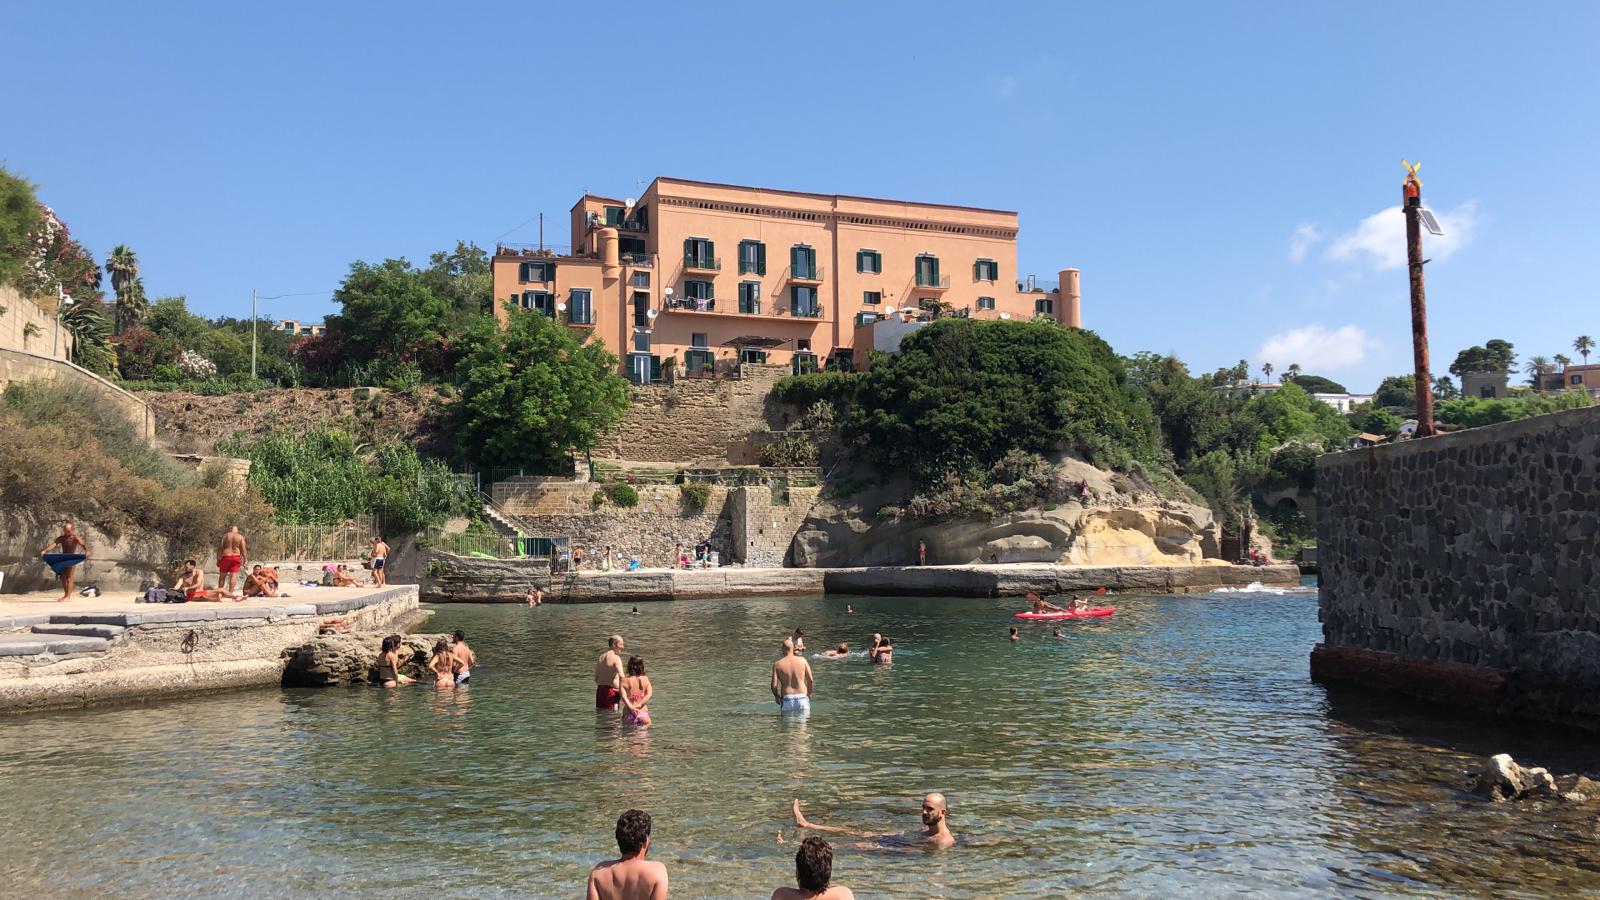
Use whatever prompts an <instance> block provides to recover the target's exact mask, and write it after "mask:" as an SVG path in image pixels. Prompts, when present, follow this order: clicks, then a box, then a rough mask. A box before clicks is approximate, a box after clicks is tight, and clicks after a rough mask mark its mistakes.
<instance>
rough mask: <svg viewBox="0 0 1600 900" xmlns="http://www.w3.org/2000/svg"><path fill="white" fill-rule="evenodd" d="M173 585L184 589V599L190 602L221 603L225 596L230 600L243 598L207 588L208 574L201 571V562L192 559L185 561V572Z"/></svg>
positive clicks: (174, 587)
mask: <svg viewBox="0 0 1600 900" xmlns="http://www.w3.org/2000/svg"><path fill="white" fill-rule="evenodd" d="M172 587H173V589H174V590H179V591H183V599H184V600H186V601H188V602H190V603H220V602H222V600H223V598H224V597H226V598H227V599H229V600H240V599H243V598H241V597H238V596H236V595H234V594H228V593H224V592H223V591H208V590H206V574H205V573H204V572H202V571H200V564H199V563H197V562H195V561H194V560H192V559H186V560H184V561H183V574H181V575H179V576H178V581H177V583H176V584H174V585H173V586H172Z"/></svg>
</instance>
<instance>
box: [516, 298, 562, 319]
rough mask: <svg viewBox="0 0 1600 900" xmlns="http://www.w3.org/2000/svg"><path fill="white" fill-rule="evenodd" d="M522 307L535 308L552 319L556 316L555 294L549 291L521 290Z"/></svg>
mask: <svg viewBox="0 0 1600 900" xmlns="http://www.w3.org/2000/svg"><path fill="white" fill-rule="evenodd" d="M522 308H523V309H531V310H535V311H537V312H540V313H543V314H544V315H547V316H549V317H550V318H552V319H554V318H555V317H556V295H555V294H552V293H550V292H549V291H523V292H522Z"/></svg>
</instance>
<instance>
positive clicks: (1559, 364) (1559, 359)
mask: <svg viewBox="0 0 1600 900" xmlns="http://www.w3.org/2000/svg"><path fill="white" fill-rule="evenodd" d="M1570 365H1572V360H1570V359H1567V358H1566V357H1565V356H1562V355H1561V354H1559V353H1557V354H1556V371H1557V372H1565V371H1566V370H1567V366H1570Z"/></svg>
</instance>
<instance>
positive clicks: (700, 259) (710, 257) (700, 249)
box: [683, 238, 717, 269]
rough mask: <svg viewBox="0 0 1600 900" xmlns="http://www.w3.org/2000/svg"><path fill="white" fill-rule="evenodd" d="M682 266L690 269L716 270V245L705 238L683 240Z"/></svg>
mask: <svg viewBox="0 0 1600 900" xmlns="http://www.w3.org/2000/svg"><path fill="white" fill-rule="evenodd" d="M683 264H684V266H685V267H687V268H692V269H715V268H717V246H716V244H714V243H712V242H711V241H708V240H706V239H705V238H684V239H683Z"/></svg>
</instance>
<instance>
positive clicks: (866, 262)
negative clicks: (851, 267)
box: [856, 250, 883, 275]
mask: <svg viewBox="0 0 1600 900" xmlns="http://www.w3.org/2000/svg"><path fill="white" fill-rule="evenodd" d="M856 271H857V272H865V273H867V274H869V275H881V274H882V273H883V254H881V253H879V252H878V251H876V250H857V251H856Z"/></svg>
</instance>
